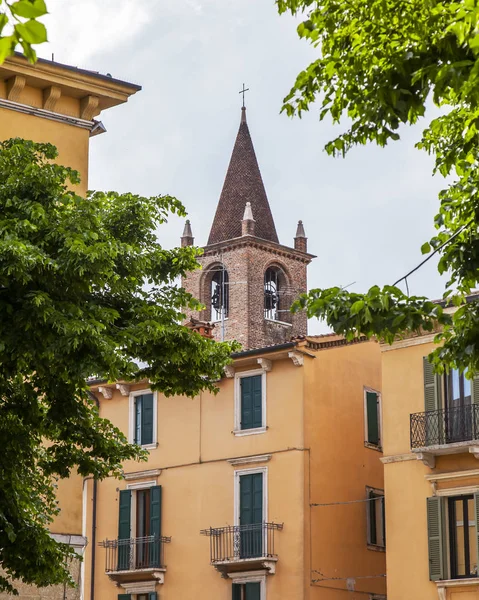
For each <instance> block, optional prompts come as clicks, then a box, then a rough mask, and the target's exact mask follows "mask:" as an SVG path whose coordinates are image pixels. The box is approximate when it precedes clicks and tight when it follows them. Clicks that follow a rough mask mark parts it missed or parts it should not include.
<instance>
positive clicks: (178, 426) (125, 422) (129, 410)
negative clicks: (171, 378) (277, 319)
mask: <svg viewBox="0 0 479 600" xmlns="http://www.w3.org/2000/svg"><path fill="white" fill-rule="evenodd" d="M379 361H380V352H379V347H378V346H377V345H376V344H374V343H371V342H362V343H361V342H360V343H355V344H346V343H345V342H344V341H343V340H341V339H339V338H337V337H336V336H329V335H326V336H317V337H315V336H313V337H307V338H305V339H303V340H300V341H293V342H289V343H286V344H282V345H278V346H276V347H275V346H273V347H268V348H263V349H256V350H250V351H245V352H241V353H239V354H237V355H235V357H234V362H233V364H232V365H231V366H230V367H229V368H228V369H227V372H226V375H225V377H224V378H223V379H221V381H220V382H218V386H219V390H220V391H219V393H218V395H216V396H214V395H212V394H210V393H203V394H201V395H200V396H199V397H197V398H195V399H193V400H192V399H187V398H184V397H173V398H165V397H164V396H163V395H162V394H159V393H156V392H151V391H150V390H149V388H148V385H147V384H146V383H144V384H141V383H138V384H134V385H129V384H126V383H121V384H105V383H101V382H98V383H95V384H93V385H92V388H91V389H92V391H93V392H94V393H95V394H96V396H97V397H98V398H99V401H100V414H101V416H102V417H106V418H108V419H110V420H111V421H112V422H113V423H114V424H115V425H116V426H118V427H119V428H120V429H121V430H122V431H123V432H125V433H126V434H127V435H128V436H129V439H130V441H132V442H135V441H136V442H137V443H141V444H142V445H143V446H145V447H147V448H149V449H150V456H149V460H148V462H147V463H146V464H145V463H134V462H129V463H127V464H125V465H124V474H125V478H124V480H123V481H118V480H115V479H109V480H106V481H103V482H101V483H98V484H97V490H96V494H95V496H96V497H95V499H94V498H93V482H91V481H88V483H87V506H88V507H89V511H88V519H87V524H86V531H87V535H88V536H89V541H90V542H91V543H89V545H88V546H87V550H86V556H85V568H86V588H87V589H91V590H92V595H91V596H88V595H87V596H86V597H87V598H89V600H95V599H97V600H99V599H101V600H117V599H118V600H130V599H131V600H150V599H156V598H157V597H158V598H162V599H164V600H173V599H177V598H193V597H199V598H208V599H210V598H215V599H218V600H221V599H225V600H226V599H228V600H230V599H231V598H234V599H237V600H240V599H241V600H266V599H268V600H272V599H274V598H281V599H282V600H299V599H304V600H306V599H318V600H320V599H331V600H342V599H344V598H354V599H356V598H358V599H359V598H368V599H369V598H371V599H379V598H384V597H385V596H384V594H385V578H384V573H385V554H384V544H385V540H384V534H383V531H382V523H383V516H382V500H381V497H382V488H383V476H382V465H381V463H380V461H379V456H380V455H381V454H380V443H381V442H380V440H379V438H378V436H377V433H375V432H374V431H371V434H372V435H376V437H375V438H374V439H372V442H373V443H370V442H368V441H367V437H366V441H365V432H366V436H367V421H366V422H365V414H366V415H367V405H368V397H369V398H370V397H372V396H374V403H375V405H374V409H375V410H377V407H378V406H379V404H378V403H379V402H380V370H379ZM250 386H252V388H251V387H250ZM255 388H256V389H255ZM250 389H253V396H254V392H255V391H257V392H258V396H259V405H258V408H257V411H258V420H257V422H256V423H255V422H251V423H250V424H249V425H248V426H247V427H248V428H247V429H244V428H242V427H243V424H244V422H245V420H247V415H245V410H246V409H245V403H248V402H249V396H248V394H249V391H248V390H250ZM150 417H151V419H150ZM370 419H371V421H372V420H373V419H372V418H371V417H370ZM150 422H151V425H149V423H150ZM373 492H375V493H377V495H378V498H379V499H378V500H377V501H373V502H358V500H366V499H368V498H369V497H370V494H371V493H373ZM93 502H95V504H93ZM342 502H345V503H346V504H341V503H342ZM347 502H351V504H347ZM93 506H96V510H95V513H96V514H95V520H96V523H95V524H93V523H92V517H93ZM90 508H91V509H92V510H90ZM371 515H372V516H373V521H374V523H368V521H370V519H369V517H370V516H371ZM368 525H369V527H368ZM93 527H94V531H95V533H94V535H95V539H92V536H93V529H92V528H93ZM368 532H369V536H370V535H371V533H374V539H371V537H370V538H369V539H368ZM98 544H100V546H99V547H98ZM93 551H94V552H95V555H94V557H92V552H93ZM92 558H93V569H94V574H95V575H94V577H95V581H94V585H93V588H91V579H90V578H91V573H92V570H91V569H92ZM374 575H376V576H377V577H373V576H374ZM348 590H350V591H348Z"/></svg>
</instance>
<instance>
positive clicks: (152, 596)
mask: <svg viewBox="0 0 479 600" xmlns="http://www.w3.org/2000/svg"><path fill="white" fill-rule="evenodd" d="M157 598H158V594H157V593H156V592H150V593H149V594H148V600H157Z"/></svg>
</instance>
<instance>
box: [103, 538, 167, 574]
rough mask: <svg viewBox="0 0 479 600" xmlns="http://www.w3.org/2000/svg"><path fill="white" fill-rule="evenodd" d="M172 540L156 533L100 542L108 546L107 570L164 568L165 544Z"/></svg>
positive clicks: (110, 571) (109, 571) (105, 546)
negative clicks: (155, 534)
mask: <svg viewBox="0 0 479 600" xmlns="http://www.w3.org/2000/svg"><path fill="white" fill-rule="evenodd" d="M170 541H171V538H169V537H158V536H154V535H149V536H146V537H139V538H129V539H125V540H105V541H104V542H101V543H100V546H102V547H103V548H106V561H105V572H106V573H114V572H119V571H137V570H140V569H155V568H156V569H164V568H165V566H164V565H165V561H164V546H165V544H166V543H168V542H170Z"/></svg>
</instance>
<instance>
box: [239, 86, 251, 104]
mask: <svg viewBox="0 0 479 600" xmlns="http://www.w3.org/2000/svg"><path fill="white" fill-rule="evenodd" d="M246 92H249V88H245V86H244V83H243V89H242V90H240V91H239V93H240V94H243V108H245V105H244V95H245V93H246Z"/></svg>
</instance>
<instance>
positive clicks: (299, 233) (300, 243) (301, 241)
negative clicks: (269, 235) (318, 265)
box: [294, 221, 308, 252]
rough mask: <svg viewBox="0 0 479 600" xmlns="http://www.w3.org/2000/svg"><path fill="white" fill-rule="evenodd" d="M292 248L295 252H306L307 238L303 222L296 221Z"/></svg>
mask: <svg viewBox="0 0 479 600" xmlns="http://www.w3.org/2000/svg"><path fill="white" fill-rule="evenodd" d="M294 247H295V249H296V250H300V251H301V252H307V251H308V238H307V237H306V233H305V231H304V225H303V221H298V227H297V229H296V235H295V237H294Z"/></svg>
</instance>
